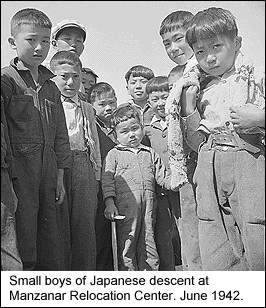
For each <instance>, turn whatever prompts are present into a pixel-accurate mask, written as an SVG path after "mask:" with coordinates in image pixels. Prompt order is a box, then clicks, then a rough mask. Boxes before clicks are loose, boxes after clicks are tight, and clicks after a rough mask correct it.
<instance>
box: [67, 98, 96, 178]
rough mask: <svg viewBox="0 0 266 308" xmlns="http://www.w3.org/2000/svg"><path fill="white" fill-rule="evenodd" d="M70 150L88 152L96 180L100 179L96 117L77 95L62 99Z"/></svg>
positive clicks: (90, 106) (87, 104)
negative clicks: (87, 150)
mask: <svg viewBox="0 0 266 308" xmlns="http://www.w3.org/2000/svg"><path fill="white" fill-rule="evenodd" d="M62 101H63V107H64V111H65V115H66V122H67V128H68V134H69V140H70V148H71V150H81V151H84V150H86V149H87V148H89V150H90V161H91V163H92V166H93V170H94V172H95V176H96V179H97V180H98V181H99V180H100V179H101V168H102V162H101V153H100V142H99V136H98V132H97V127H96V117H95V114H94V109H93V107H92V105H91V104H89V103H88V102H86V101H84V100H82V99H81V98H80V97H79V96H78V94H76V95H75V96H74V97H72V98H71V99H67V98H62Z"/></svg>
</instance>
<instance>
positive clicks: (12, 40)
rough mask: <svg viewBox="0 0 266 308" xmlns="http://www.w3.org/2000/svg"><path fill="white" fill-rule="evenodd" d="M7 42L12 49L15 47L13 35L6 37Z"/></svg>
mask: <svg viewBox="0 0 266 308" xmlns="http://www.w3.org/2000/svg"><path fill="white" fill-rule="evenodd" d="M8 43H9V45H10V47H11V48H12V49H14V50H16V49H17V45H16V41H15V39H14V37H13V36H11V37H9V38H8Z"/></svg>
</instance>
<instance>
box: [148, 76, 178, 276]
mask: <svg viewBox="0 0 266 308" xmlns="http://www.w3.org/2000/svg"><path fill="white" fill-rule="evenodd" d="M146 93H147V95H148V102H149V104H150V106H151V109H152V111H153V112H154V116H153V117H152V120H151V122H150V123H149V124H148V125H145V127H144V131H145V135H146V136H147V137H148V139H149V141H150V144H151V147H152V148H153V149H154V150H155V151H156V152H157V153H158V154H159V155H160V157H161V158H162V160H163V162H164V164H165V166H166V167H167V168H169V163H168V154H167V124H166V120H165V102H166V99H167V97H168V95H169V85H168V78H167V77H166V76H157V77H154V78H152V79H150V80H149V81H148V83H147V85H146ZM156 197H157V201H158V205H157V213H156V223H155V242H156V245H157V250H158V254H159V258H160V266H159V270H160V271H171V270H172V271H174V270H175V265H181V255H180V254H181V253H180V251H181V249H180V248H181V247H180V237H179V232H178V229H177V226H176V221H177V220H178V218H179V217H180V196H179V192H174V191H171V190H166V189H162V188H161V187H160V186H158V185H157V186H156Z"/></svg>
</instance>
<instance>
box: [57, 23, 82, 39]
mask: <svg viewBox="0 0 266 308" xmlns="http://www.w3.org/2000/svg"><path fill="white" fill-rule="evenodd" d="M71 27H73V28H78V29H80V30H81V32H82V35H83V38H84V41H85V39H86V28H85V27H84V26H83V25H82V24H80V23H79V22H78V21H76V20H69V19H64V20H62V21H60V22H59V23H58V24H57V25H56V26H54V27H53V28H52V39H56V37H57V35H58V33H59V32H60V31H61V30H62V29H65V28H71Z"/></svg>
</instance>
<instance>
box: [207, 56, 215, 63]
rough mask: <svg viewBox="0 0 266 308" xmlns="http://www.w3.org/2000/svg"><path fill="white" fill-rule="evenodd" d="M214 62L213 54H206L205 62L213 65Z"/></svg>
mask: <svg viewBox="0 0 266 308" xmlns="http://www.w3.org/2000/svg"><path fill="white" fill-rule="evenodd" d="M215 60H216V57H215V55H214V54H208V55H207V62H208V63H213V62H214V61H215Z"/></svg>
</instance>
